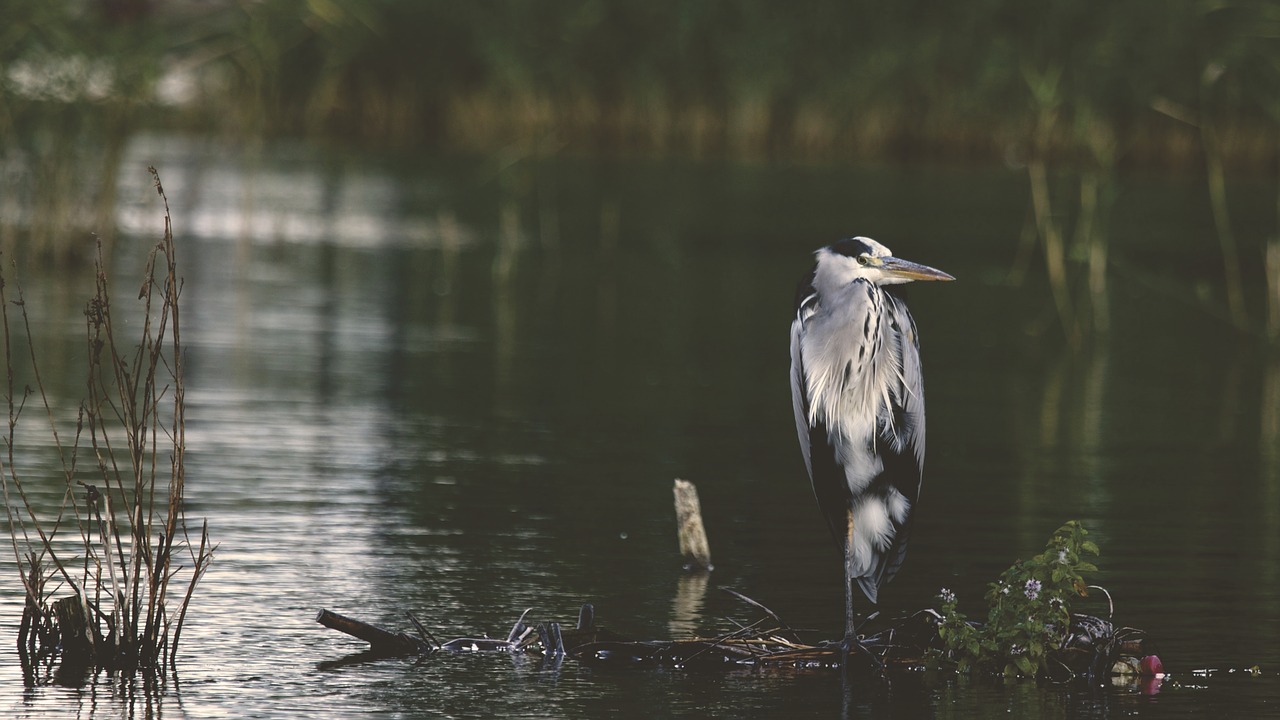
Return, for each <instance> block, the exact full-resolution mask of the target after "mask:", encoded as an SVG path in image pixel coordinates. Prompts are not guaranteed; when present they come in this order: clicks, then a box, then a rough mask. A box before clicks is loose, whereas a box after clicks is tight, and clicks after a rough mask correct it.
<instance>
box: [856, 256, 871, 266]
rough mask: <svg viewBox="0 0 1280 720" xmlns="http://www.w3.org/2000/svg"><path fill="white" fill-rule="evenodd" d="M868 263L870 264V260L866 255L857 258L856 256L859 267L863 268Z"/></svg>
mask: <svg viewBox="0 0 1280 720" xmlns="http://www.w3.org/2000/svg"><path fill="white" fill-rule="evenodd" d="M869 262H871V258H868V257H867V256H866V255H859V256H858V264H859V265H863V266H865V265H866V264H867V263H869Z"/></svg>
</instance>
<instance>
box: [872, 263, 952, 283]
mask: <svg viewBox="0 0 1280 720" xmlns="http://www.w3.org/2000/svg"><path fill="white" fill-rule="evenodd" d="M880 269H881V270H883V271H884V272H885V273H886V274H888V275H890V276H891V277H896V278H901V279H902V281H903V282H906V281H908V280H955V278H953V277H951V276H950V275H948V274H946V273H944V272H942V271H941V270H938V269H936V268H931V267H929V266H928V265H921V264H919V263H913V262H911V261H910V260H903V259H901V258H896V257H885V258H880Z"/></svg>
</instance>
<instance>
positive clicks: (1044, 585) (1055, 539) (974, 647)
mask: <svg viewBox="0 0 1280 720" xmlns="http://www.w3.org/2000/svg"><path fill="white" fill-rule="evenodd" d="M1088 534H1089V531H1087V530H1085V529H1084V527H1083V526H1082V525H1081V524H1080V523H1079V522H1077V521H1074V520H1073V521H1070V522H1068V523H1066V524H1065V525H1063V526H1062V527H1060V528H1058V529H1057V530H1056V531H1055V532H1054V533H1053V536H1052V537H1051V538H1049V542H1048V543H1047V544H1046V545H1045V549H1044V552H1042V553H1040V554H1039V555H1036V556H1035V557H1033V558H1031V559H1030V560H1023V561H1021V562H1019V563H1017V564H1015V565H1013V566H1012V567H1010V568H1009V569H1008V570H1005V571H1004V573H1002V574H1001V575H1000V578H999V580H997V581H996V582H993V583H991V584H990V585H989V586H988V588H987V593H986V600H987V606H988V609H987V621H986V624H977V623H973V622H970V621H969V620H968V618H966V617H965V615H963V614H962V613H960V612H959V611H958V610H957V609H956V608H957V604H958V600H957V598H956V596H955V593H953V592H952V591H950V590H948V589H946V588H943V590H942V592H941V593H940V597H941V600H942V606H941V610H940V614H941V621H940V623H939V625H938V635H939V637H940V638H941V640H942V645H943V648H942V650H941V651H939V652H938V653H937V655H936V656H935V659H937V660H952V661H954V662H955V663H956V666H957V669H960V670H966V669H968V668H970V667H979V668H983V669H990V670H995V671H999V672H1002V673H1004V674H1005V675H1006V676H1010V677H1012V676H1016V675H1027V676H1034V675H1036V674H1038V673H1041V672H1044V671H1046V670H1047V669H1048V663H1049V662H1050V660H1051V658H1052V654H1053V653H1054V652H1055V651H1059V650H1062V649H1063V647H1064V643H1065V642H1066V640H1067V638H1068V633H1069V630H1070V626H1071V605H1072V602H1073V601H1075V600H1076V599H1077V598H1081V597H1085V596H1087V595H1088V588H1089V585H1088V583H1087V581H1086V580H1085V574H1086V573H1090V572H1096V571H1097V569H1098V568H1097V566H1095V565H1094V564H1093V563H1092V562H1089V561H1088V560H1085V559H1084V558H1085V556H1086V555H1097V554H1098V546H1097V545H1096V544H1094V543H1093V542H1092V541H1090V540H1086V539H1085V537H1086V536H1087V535H1088Z"/></svg>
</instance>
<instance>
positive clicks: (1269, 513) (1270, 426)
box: [1258, 352, 1280, 646]
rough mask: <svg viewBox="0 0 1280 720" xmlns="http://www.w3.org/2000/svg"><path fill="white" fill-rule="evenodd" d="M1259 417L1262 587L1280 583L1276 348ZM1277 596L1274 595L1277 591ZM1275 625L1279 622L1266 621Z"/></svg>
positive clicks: (1279, 360) (1279, 358)
mask: <svg viewBox="0 0 1280 720" xmlns="http://www.w3.org/2000/svg"><path fill="white" fill-rule="evenodd" d="M1261 396H1262V397H1261V402H1260V406H1259V413H1260V417H1259V418H1258V454H1259V455H1260V458H1259V463H1258V480H1259V482H1260V483H1261V484H1262V488H1261V493H1260V495H1261V496H1260V497H1259V498H1258V500H1259V505H1260V506H1261V507H1260V508H1259V514H1260V515H1261V516H1262V517H1261V518H1260V519H1261V520H1262V532H1260V533H1259V541H1258V543H1259V545H1260V547H1259V552H1260V553H1261V558H1259V559H1260V561H1261V562H1259V563H1258V567H1259V568H1261V570H1260V572H1261V573H1262V575H1263V577H1261V578H1259V584H1260V586H1261V587H1269V588H1274V587H1276V586H1277V583H1280V354H1277V353H1275V352H1273V353H1272V354H1271V357H1270V358H1269V361H1268V362H1267V364H1266V366H1265V367H1264V368H1263V374H1262V393H1261ZM1273 597H1274V595H1273ZM1278 613H1280V603H1277V602H1275V601H1274V600H1273V601H1272V607H1271V609H1270V611H1269V612H1268V613H1267V614H1268V615H1269V616H1271V617H1275V616H1276V615H1277V614H1278ZM1264 625H1268V626H1269V627H1270V628H1275V627H1276V624H1275V623H1264ZM1268 632H1269V637H1267V638H1266V640H1267V641H1268V644H1269V645H1270V646H1274V645H1275V643H1276V641H1277V639H1278V638H1277V637H1276V632H1275V630H1274V629H1273V630H1270V631H1268Z"/></svg>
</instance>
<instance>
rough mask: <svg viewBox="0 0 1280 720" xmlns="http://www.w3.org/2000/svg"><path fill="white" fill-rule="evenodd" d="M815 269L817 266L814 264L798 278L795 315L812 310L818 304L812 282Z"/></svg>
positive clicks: (816, 293) (816, 292) (816, 269)
mask: <svg viewBox="0 0 1280 720" xmlns="http://www.w3.org/2000/svg"><path fill="white" fill-rule="evenodd" d="M817 271H818V268H817V267H816V266H815V267H814V268H813V269H812V270H810V271H809V272H807V273H805V276H804V277H802V278H800V282H799V284H798V285H796V301H795V309H796V314H797V315H802V314H804V313H805V312H806V311H807V312H812V311H813V310H814V309H815V308H816V307H817V305H818V291H817V289H816V288H815V287H814V284H813V283H814V277H815V273H817Z"/></svg>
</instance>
